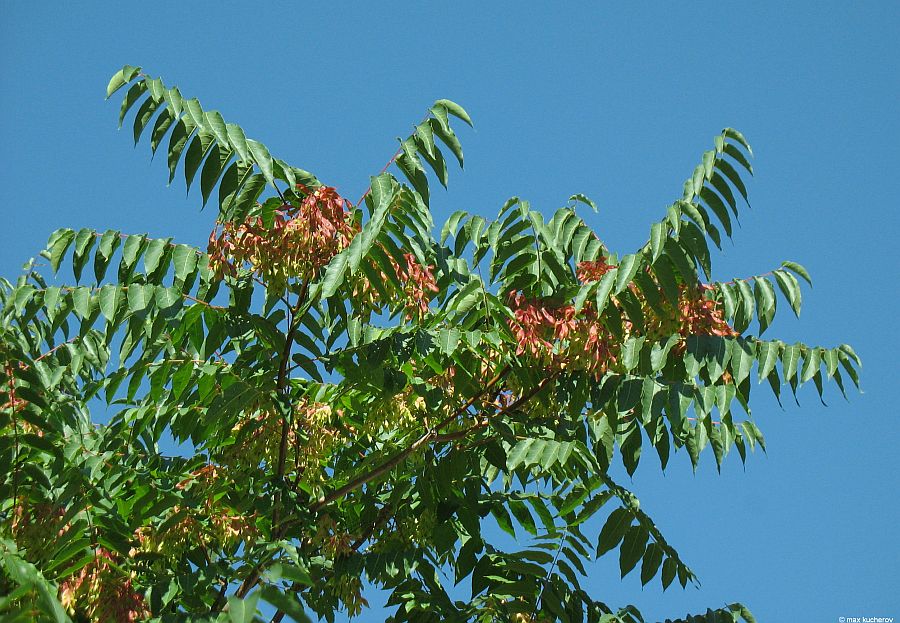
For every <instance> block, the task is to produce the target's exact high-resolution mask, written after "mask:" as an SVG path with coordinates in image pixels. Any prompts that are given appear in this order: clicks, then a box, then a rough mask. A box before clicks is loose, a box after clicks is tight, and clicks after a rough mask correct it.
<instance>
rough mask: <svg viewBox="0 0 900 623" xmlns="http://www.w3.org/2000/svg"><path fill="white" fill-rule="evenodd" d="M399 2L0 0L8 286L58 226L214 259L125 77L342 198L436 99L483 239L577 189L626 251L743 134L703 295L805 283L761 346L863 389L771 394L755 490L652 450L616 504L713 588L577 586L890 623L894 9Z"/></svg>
mask: <svg viewBox="0 0 900 623" xmlns="http://www.w3.org/2000/svg"><path fill="white" fill-rule="evenodd" d="M359 5H362V3H359ZM409 6H412V3H409V4H405V3H387V2H379V3H369V4H368V5H367V7H366V8H364V9H361V8H355V7H354V6H353V5H350V4H349V3H348V4H346V5H342V6H337V5H336V3H321V4H320V5H318V6H314V5H309V4H307V5H305V6H304V7H303V8H301V5H300V3H288V2H283V3H260V5H258V6H257V5H256V4H255V3H237V2H225V3H217V2H216V3H214V2H177V3H176V2H157V3H135V2H114V3H113V2H110V3H101V2H82V3H49V2H43V3H38V2H25V1H12V0H2V1H0V120H2V121H0V163H2V166H0V195H2V208H0V210H2V214H3V223H2V228H0V274H2V275H4V276H7V277H11V276H14V275H15V274H16V273H17V271H18V269H19V267H20V265H21V264H22V262H24V261H25V260H26V259H28V258H29V257H31V256H33V255H34V254H36V253H37V252H38V251H39V250H40V248H41V247H42V245H43V244H44V242H45V241H46V239H47V236H48V235H49V233H50V232H51V231H52V230H53V229H55V228H57V227H62V226H68V227H75V228H78V227H83V226H88V227H96V228H104V229H105V228H107V227H111V228H115V229H121V230H124V231H128V232H149V233H150V234H151V235H166V236H168V235H174V236H176V237H177V238H178V239H179V240H180V241H183V242H188V243H193V244H197V245H203V244H205V240H206V237H207V234H208V231H209V229H210V226H211V223H212V221H213V218H214V214H213V213H212V211H211V210H206V211H204V212H202V213H201V212H200V211H199V209H198V208H199V199H198V197H197V196H194V195H192V196H191V197H189V198H187V199H185V195H184V190H183V186H182V185H180V184H173V186H172V187H171V188H167V187H166V185H165V180H166V177H165V175H166V169H165V158H164V157H160V158H157V160H156V162H154V163H152V164H150V158H149V153H150V151H149V148H148V147H147V145H146V144H142V145H140V146H139V147H138V149H137V150H135V149H133V148H132V147H131V138H130V129H128V130H123V131H121V132H116V117H117V112H118V101H115V102H106V103H104V101H103V95H104V88H105V86H106V82H107V80H108V78H109V76H110V75H111V74H112V72H113V71H115V70H117V69H118V68H119V67H121V65H123V64H125V63H129V64H136V65H138V64H139V65H143V66H144V68H145V70H146V71H148V72H149V73H151V74H154V75H162V76H163V77H164V78H165V79H166V81H167V82H168V83H175V84H177V85H178V86H179V87H180V88H181V90H182V92H183V93H185V94H186V95H189V96H196V97H199V98H200V100H201V101H202V102H203V104H204V105H205V106H206V107H208V108H216V109H218V110H220V111H221V112H222V113H223V115H224V116H225V118H226V120H228V121H234V122H236V123H239V124H241V125H242V126H243V127H244V129H245V130H246V131H247V133H248V135H250V136H252V137H254V138H258V139H259V140H261V141H262V142H264V143H266V144H267V145H268V146H269V148H270V149H271V151H272V153H273V154H275V155H277V156H279V157H281V158H284V159H285V160H287V161H289V162H291V163H293V164H295V165H296V166H300V167H303V168H306V169H309V170H311V171H314V172H315V173H316V174H317V175H318V176H319V177H320V178H321V179H323V180H325V181H327V182H328V183H330V184H333V185H336V186H338V188H339V190H340V191H341V192H342V193H344V194H346V195H347V196H349V197H351V198H355V197H357V196H358V195H359V194H360V193H361V192H362V190H363V189H364V188H365V186H366V184H367V179H368V175H370V174H373V173H376V172H377V171H378V170H379V169H380V168H381V166H382V165H383V164H384V163H385V162H386V161H387V159H388V158H389V157H390V155H391V154H392V152H393V150H394V148H395V146H396V143H395V140H394V139H395V137H397V136H400V135H405V134H406V133H407V132H408V130H409V128H410V127H411V125H412V124H414V123H415V122H417V121H418V120H419V119H420V118H421V117H422V115H423V112H424V110H425V109H426V108H427V107H428V105H429V104H430V103H431V102H432V101H433V100H435V99H437V98H442V97H446V98H450V99H454V100H456V101H458V102H460V103H462V104H463V105H464V106H466V107H467V108H468V110H469V112H470V113H471V114H472V116H473V118H474V119H475V124H476V129H475V130H474V131H470V130H468V129H462V130H460V137H461V139H462V141H463V145H464V147H465V150H466V170H465V171H464V172H460V171H458V170H455V171H452V174H451V175H452V176H451V184H450V191H449V192H447V193H443V192H439V193H437V197H436V199H435V201H434V204H435V205H436V206H437V209H438V210H439V212H440V214H439V216H444V215H446V214H449V212H450V211H452V210H454V209H458V208H463V209H466V210H470V211H476V212H480V213H482V214H484V215H485V216H490V215H492V214H494V213H496V210H497V209H498V207H499V206H500V205H501V204H502V202H503V201H504V200H505V199H506V198H507V197H509V196H511V195H520V196H522V197H524V198H527V199H530V200H531V201H532V205H534V206H542V207H543V208H545V209H546V210H547V211H548V212H549V211H551V210H553V209H555V208H557V207H559V206H560V205H562V203H563V202H564V201H565V200H566V198H567V197H568V196H569V195H570V194H572V193H575V192H582V193H585V194H587V195H589V196H591V197H592V198H594V199H595V200H596V201H597V202H598V204H599V205H600V213H599V214H598V215H593V214H591V215H590V216H589V218H590V220H591V223H592V224H594V225H595V226H596V227H597V229H598V231H599V232H600V235H601V237H603V238H604V240H605V241H606V242H607V243H608V244H609V245H610V246H611V247H612V248H613V249H618V250H622V251H628V250H632V249H633V248H634V247H636V246H637V245H638V244H640V243H641V242H642V241H643V240H645V239H646V236H647V233H648V224H649V223H650V222H651V221H652V220H655V219H658V218H659V217H660V215H661V214H663V211H664V209H665V206H666V205H667V203H669V202H670V201H672V200H673V199H675V198H677V197H679V196H680V193H681V183H682V182H683V181H684V179H685V178H686V177H687V176H688V175H689V174H690V173H691V171H692V169H693V167H694V166H695V164H696V163H697V162H698V159H699V156H700V154H701V153H702V152H703V150H705V149H708V148H709V147H710V146H711V144H712V137H713V135H714V134H716V133H717V132H718V131H719V130H720V129H721V128H722V127H723V126H726V125H729V126H734V127H736V128H738V129H740V130H741V131H743V132H744V133H745V134H746V136H747V137H748V138H749V140H750V142H751V143H752V144H753V147H754V150H755V153H756V160H755V162H754V166H755V168H756V172H757V175H756V178H755V179H754V180H753V181H752V183H751V187H750V192H751V201H752V203H753V206H754V207H753V210H752V211H748V212H746V213H745V215H744V217H743V219H742V228H741V229H740V230H739V231H738V232H737V233H736V236H735V243H734V245H731V244H730V243H729V244H727V245H726V247H725V252H724V253H723V254H721V255H720V257H718V258H716V259H717V260H718V264H717V266H716V276H718V277H720V278H727V277H732V276H747V275H750V274H754V273H761V272H765V271H767V270H769V269H771V268H773V267H776V266H777V265H778V264H779V263H780V262H781V260H784V259H791V260H795V261H798V262H801V263H803V264H805V265H806V267H807V268H808V269H809V270H810V272H811V273H812V276H813V280H814V283H815V287H814V288H813V289H811V290H809V289H807V290H806V291H805V304H804V309H803V313H802V316H801V320H800V321H799V322H798V321H796V320H794V319H793V317H792V316H790V314H789V312H785V313H783V314H782V316H781V317H780V320H779V321H776V323H775V325H774V327H773V328H772V329H770V332H771V335H773V336H774V335H778V336H779V337H781V338H783V339H786V340H791V341H793V340H796V339H802V340H804V341H806V342H808V343H815V344H822V345H834V344H837V343H840V342H849V343H851V344H852V345H854V346H855V347H856V349H857V351H858V352H859V353H860V355H861V356H862V358H863V362H864V368H863V389H864V390H865V393H864V394H862V395H851V400H850V402H849V403H847V402H844V400H843V399H842V398H840V395H839V394H838V393H837V392H836V391H831V392H830V393H829V394H828V396H827V402H828V404H829V407H828V408H825V407H823V406H822V405H821V404H820V403H819V401H818V398H817V397H816V395H815V393H814V391H811V390H810V391H804V392H801V395H800V402H801V404H802V407H801V408H798V407H797V406H796V405H794V404H793V403H792V402H790V403H789V402H786V403H785V409H784V410H782V409H780V408H779V407H778V406H777V404H775V403H774V402H773V401H772V400H770V399H769V398H768V395H767V393H768V389H767V388H764V387H760V391H759V393H758V397H759V400H758V401H757V402H756V406H755V411H754V416H755V418H756V420H757V422H758V423H759V425H760V426H761V428H762V429H763V432H764V433H766V436H767V441H768V448H769V454H768V456H766V455H763V454H761V453H757V454H756V455H754V456H752V457H751V459H750V460H749V461H748V465H747V467H746V469H743V468H742V467H741V464H740V461H739V459H738V458H737V456H733V457H730V458H731V460H729V461H728V462H727V463H726V465H725V466H724V468H723V470H722V474H721V475H717V474H716V472H715V468H714V464H713V461H712V457H711V456H708V457H705V458H706V460H705V462H704V463H703V464H702V465H701V468H700V470H699V471H698V473H697V474H696V475H694V474H692V472H691V469H690V465H689V462H688V461H687V457H686V454H684V453H682V454H680V455H678V456H677V457H676V460H675V461H674V462H673V463H672V464H670V466H669V468H668V470H667V473H666V474H665V475H664V476H663V475H661V473H660V470H659V466H658V463H655V462H654V459H653V457H652V456H649V455H648V456H647V457H646V458H645V461H643V462H642V464H641V466H640V468H639V469H638V472H637V474H636V475H635V477H634V479H633V481H631V482H629V481H628V479H627V478H625V479H624V480H625V484H626V485H628V486H630V487H631V488H633V490H634V491H635V492H636V493H637V494H638V496H639V497H640V498H641V500H642V507H643V508H644V509H645V510H647V511H648V512H649V513H650V514H651V516H653V517H654V518H655V519H656V521H657V522H658V524H659V526H660V528H661V529H662V530H663V533H664V534H665V535H666V537H667V538H668V540H669V542H670V543H672V544H673V545H674V546H675V547H676V548H677V549H678V550H679V551H680V552H681V554H682V556H683V557H684V559H685V560H686V561H687V562H688V563H689V564H691V565H692V566H693V568H694V570H695V571H696V572H697V574H698V575H699V577H700V580H701V582H702V587H701V588H700V589H699V590H693V589H689V590H687V591H681V590H674V589H672V588H670V589H669V591H667V592H666V593H662V592H661V590H660V588H659V585H658V582H655V583H652V584H651V585H649V586H648V587H646V588H645V589H643V590H642V589H641V587H640V582H639V580H638V578H637V577H634V576H636V575H637V574H633V575H632V576H629V577H628V578H626V579H625V580H624V581H619V579H618V568H617V565H616V563H615V561H614V560H613V559H612V558H609V559H608V560H603V561H601V562H600V563H598V564H596V565H594V566H593V567H591V577H590V578H589V580H588V582H587V585H589V586H590V587H591V589H592V591H593V593H594V594H595V595H596V596H597V597H600V598H603V599H604V600H606V601H608V602H610V603H612V604H625V603H629V602H630V603H634V604H636V605H638V606H639V607H640V608H641V609H642V611H643V612H644V613H645V615H646V616H647V617H648V618H649V619H654V618H657V617H658V618H660V619H662V618H665V617H666V616H673V617H674V616H675V615H679V616H680V615H683V614H684V613H686V612H696V611H704V610H705V609H706V607H707V606H719V605H722V604H723V603H725V602H728V601H731V600H741V601H744V602H745V603H747V604H749V605H750V607H751V608H752V609H753V611H754V612H755V613H756V615H757V617H758V618H759V620H760V621H801V622H802V621H817V622H818V621H823V622H830V621H837V620H838V617H841V616H846V617H853V616H893V617H897V618H898V619H900V596H898V591H897V587H898V586H900V571H898V563H900V540H898V530H897V526H898V525H900V501H898V500H900V495H898V493H900V491H898V488H900V487H898V482H900V477H898V473H900V458H898V442H900V424H898V415H900V409H898V408H897V406H896V400H895V399H894V398H892V396H896V393H897V392H898V384H897V369H898V366H897V363H896V355H895V353H897V352H898V351H900V344H898V338H897V334H898V331H897V319H896V315H895V311H896V309H897V307H898V303H900V299H898V276H900V270H898V269H900V262H898V259H900V254H898V250H897V246H896V244H897V243H896V236H897V234H898V216H897V214H898V210H897V208H898V206H897V203H898V195H900V192H898V190H900V189H898V173H900V114H898V103H900V70H898V61H900V44H898V36H900V35H898V33H900V3H896V2H846V1H845V2H795V3H790V4H789V5H788V3H782V2H753V3H748V2H740V3H738V2H692V3H678V4H674V3H666V4H665V5H664V4H663V3H658V4H657V8H655V9H650V8H635V7H633V6H630V5H629V4H627V3H608V4H604V3H596V2H595V3H566V4H562V3H546V4H543V5H540V4H538V3H526V2H517V3H490V8H484V7H481V6H479V5H478V4H476V3H469V2H452V3H440V4H438V3H416V5H415V7H416V8H415V9H410V8H409ZM561 7H565V8H561ZM788 401H790V399H788ZM375 597H376V598H377V597H378V596H375ZM372 612H373V614H370V615H368V616H367V617H364V618H363V619H362V620H364V621H370V620H371V621H377V620H383V617H384V615H383V614H381V612H382V611H379V610H377V609H376V610H373V611H372Z"/></svg>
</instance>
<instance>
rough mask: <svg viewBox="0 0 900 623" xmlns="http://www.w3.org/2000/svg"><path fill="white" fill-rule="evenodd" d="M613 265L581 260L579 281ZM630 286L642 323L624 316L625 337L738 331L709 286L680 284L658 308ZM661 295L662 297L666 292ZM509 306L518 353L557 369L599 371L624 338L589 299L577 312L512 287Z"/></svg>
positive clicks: (613, 360)
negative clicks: (674, 294) (606, 323)
mask: <svg viewBox="0 0 900 623" xmlns="http://www.w3.org/2000/svg"><path fill="white" fill-rule="evenodd" d="M613 268H615V266H613V265H610V264H608V263H607V261H606V258H603V257H601V258H600V259H598V260H595V261H589V262H580V263H579V264H578V266H577V272H576V274H577V277H578V279H579V280H580V281H581V282H591V281H598V280H599V279H600V278H602V277H603V275H605V274H606V273H608V272H609V271H610V270H612V269H613ZM629 289H630V291H631V292H632V293H633V294H634V295H635V297H637V299H638V301H639V303H640V305H641V310H642V312H643V314H644V326H643V327H640V328H639V329H638V328H636V327H634V326H633V325H632V324H631V322H629V321H627V320H626V321H624V323H623V325H624V326H623V328H624V330H625V333H626V336H629V335H645V336H647V337H648V338H649V339H661V338H665V337H667V336H669V335H673V334H680V335H682V336H688V335H717V336H722V337H734V336H736V335H738V333H737V332H736V331H735V330H734V329H733V328H732V327H731V326H730V325H729V324H728V322H727V321H726V320H725V318H724V312H723V309H722V306H721V305H720V304H719V303H717V302H716V301H715V300H713V299H711V298H708V297H707V296H706V294H707V293H708V292H711V291H712V289H713V288H712V287H711V286H708V285H705V284H699V285H698V286H697V287H695V288H689V287H687V286H681V287H680V288H679V299H678V301H677V303H676V304H674V305H672V304H669V303H666V302H663V303H661V306H662V309H661V310H660V309H659V308H658V307H656V308H654V307H653V306H651V305H650V304H649V303H648V302H647V300H646V298H645V297H644V295H643V294H642V292H641V291H640V290H639V289H638V288H637V287H636V286H634V284H631V285H630V286H629ZM660 294H661V299H662V300H663V301H665V295H664V294H663V293H662V292H661V293H660ZM611 304H613V305H616V304H618V302H617V300H616V297H612V301H611ZM509 306H510V309H511V310H512V312H513V314H514V316H515V320H510V322H509V325H510V329H511V330H512V331H513V334H514V335H515V338H516V341H517V342H518V349H517V354H520V355H521V354H523V353H527V354H529V355H531V356H532V357H535V358H537V359H539V360H541V361H542V362H544V364H545V365H551V366H553V367H557V368H568V369H584V370H590V371H594V372H597V373H602V372H604V371H606V370H607V369H608V368H609V367H610V366H615V364H616V363H617V360H618V353H619V351H620V348H621V342H622V340H614V339H612V336H610V334H609V332H608V331H607V330H606V328H605V327H604V326H603V325H602V324H601V323H600V321H599V319H598V318H597V314H596V312H595V310H594V308H593V307H592V305H591V304H590V302H588V303H587V304H586V305H585V307H584V308H583V309H582V310H581V312H580V313H578V314H576V313H575V308H574V306H572V305H559V304H555V303H551V302H550V301H548V300H546V299H527V298H525V296H524V295H523V294H522V293H520V292H512V293H510V295H509ZM680 348H683V343H681V344H679V345H678V346H676V347H675V351H674V352H678V350H679V349H680Z"/></svg>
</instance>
